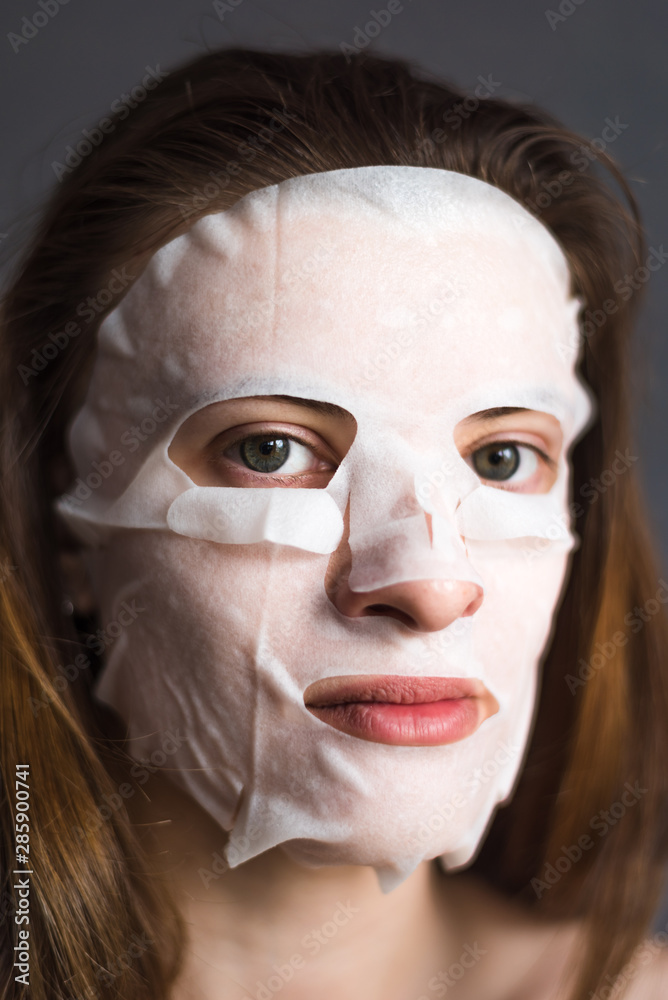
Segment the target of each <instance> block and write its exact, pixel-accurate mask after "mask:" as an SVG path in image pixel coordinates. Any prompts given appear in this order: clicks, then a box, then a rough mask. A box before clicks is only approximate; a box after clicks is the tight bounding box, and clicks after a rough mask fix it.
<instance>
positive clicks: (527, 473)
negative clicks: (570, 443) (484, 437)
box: [471, 441, 539, 485]
mask: <svg viewBox="0 0 668 1000" xmlns="http://www.w3.org/2000/svg"><path fill="white" fill-rule="evenodd" d="M471 459H472V462H473V468H474V469H475V471H476V472H477V474H478V475H479V476H480V478H481V479H487V480H490V481H492V482H503V483H507V482H509V481H511V480H512V483H513V485H514V484H520V483H525V482H526V481H527V480H529V479H531V477H532V476H533V475H534V473H535V472H536V471H537V469H538V461H539V456H538V452H537V451H536V450H535V449H534V448H530V447H529V446H528V445H520V444H516V443H514V442H512V441H494V442H493V443H492V444H486V445H485V446H484V447H482V448H478V450H477V451H474V452H473V453H472V454H471Z"/></svg>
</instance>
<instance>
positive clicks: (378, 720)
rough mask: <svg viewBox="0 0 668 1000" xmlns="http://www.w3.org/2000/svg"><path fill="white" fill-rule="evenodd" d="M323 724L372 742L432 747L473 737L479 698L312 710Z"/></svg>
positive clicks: (361, 703) (353, 704)
mask: <svg viewBox="0 0 668 1000" xmlns="http://www.w3.org/2000/svg"><path fill="white" fill-rule="evenodd" d="M309 711H310V712H312V713H313V715H315V716H316V717H317V718H318V719H320V720H321V721H322V722H326V723H327V724H328V725H330V726H333V728H334V729H339V730H340V731H341V732H342V733H348V735H350V736H356V737H357V738H358V739H361V740H370V741H372V742H373V743H389V744H392V745H393V746H408V747H433V746H443V745H444V744H447V743H457V742H458V741H459V740H464V739H466V737H467V736H471V735H472V734H473V733H474V732H475V731H476V729H477V728H478V726H479V725H480V723H481V722H482V719H481V712H480V710H479V702H478V699H477V698H449V699H447V701H429V702H422V703H420V704H413V705H396V704H391V703H389V702H381V701H355V702H348V703H346V704H339V705H325V706H320V707H318V708H316V707H309Z"/></svg>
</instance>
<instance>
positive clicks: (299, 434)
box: [169, 396, 357, 489]
mask: <svg viewBox="0 0 668 1000" xmlns="http://www.w3.org/2000/svg"><path fill="white" fill-rule="evenodd" d="M244 418H246V419H244ZM249 418H250V419H249ZM356 431H357V423H356V421H355V418H354V417H353V416H352V414H351V413H349V412H348V411H347V410H345V409H343V407H339V406H336V405H335V404H333V403H323V402H320V401H317V400H298V398H297V397H290V396H274V397H258V396H255V397H247V398H243V399H232V400H224V401H222V402H219V403H212V404H211V405H210V406H208V407H205V408H204V409H202V410H199V411H197V412H196V413H194V414H193V415H192V416H191V417H189V418H188V420H186V421H185V423H184V424H183V425H182V426H181V427H180V428H179V431H178V432H177V434H176V436H175V437H174V440H173V441H172V443H171V445H170V447H169V457H170V458H171V460H172V461H173V462H174V464H175V465H178V466H179V467H180V468H181V469H183V471H184V472H186V473H187V474H188V476H190V478H191V479H192V481H193V482H194V483H195V484H196V485H197V486H218V487H237V488H260V489H262V488H264V489H267V488H270V487H283V488H290V487H291V488H299V489H324V488H325V487H326V486H327V485H328V484H329V482H330V481H331V479H332V478H333V476H334V474H335V472H336V470H337V468H338V466H339V465H340V463H341V462H342V461H343V459H344V458H345V456H346V454H347V453H348V451H349V449H350V446H351V445H352V443H353V440H354V438H355V434H356Z"/></svg>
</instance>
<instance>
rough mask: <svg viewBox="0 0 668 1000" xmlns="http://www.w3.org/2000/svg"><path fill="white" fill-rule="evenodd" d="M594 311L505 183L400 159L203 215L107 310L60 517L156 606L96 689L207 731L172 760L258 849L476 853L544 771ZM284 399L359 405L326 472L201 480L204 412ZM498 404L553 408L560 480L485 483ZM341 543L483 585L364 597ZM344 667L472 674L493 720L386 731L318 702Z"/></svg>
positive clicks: (429, 573) (418, 575)
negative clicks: (410, 607)
mask: <svg viewBox="0 0 668 1000" xmlns="http://www.w3.org/2000/svg"><path fill="white" fill-rule="evenodd" d="M578 308H579V302H578V301H577V300H576V299H574V298H573V297H572V296H571V294H570V290H569V272H568V267H567V263H566V260H565V258H564V255H563V252H562V251H561V249H560V247H559V246H558V244H557V243H556V241H555V240H554V238H553V237H552V236H551V235H550V233H549V232H548V231H547V230H546V228H545V227H544V226H543V225H542V224H541V223H539V222H538V221H537V220H535V219H534V218H533V217H532V216H530V215H529V214H528V213H527V212H526V211H525V210H524V208H523V207H522V206H520V205H519V204H518V203H516V202H515V201H514V200H513V199H512V198H510V197H509V196H508V195H506V194H505V193H503V192H501V191H500V190H498V189H497V188H495V187H492V186H491V185H489V184H486V183H484V182H482V181H479V180H476V179H474V178H470V177H468V176H465V175H462V174H457V173H452V172H450V171H444V170H436V169H431V168H420V167H391V166H376V167H362V168H358V169H351V170H338V171H333V172H329V173H322V174H314V175H309V176H305V177H298V178H294V179H290V180H287V181H284V182H283V183H281V184H278V185H275V186H272V187H268V188H264V189H261V190H258V191H254V192H253V193H251V194H249V195H247V196H246V197H245V198H243V199H242V200H241V201H239V202H237V203H236V204H235V205H234V206H233V207H232V208H231V209H229V210H227V211H225V212H222V213H218V214H213V215H209V216H206V217H205V218H203V219H201V220H200V221H199V222H197V223H196V224H195V225H194V226H193V228H192V229H191V230H190V231H189V232H188V233H187V234H186V235H184V236H181V237H179V238H177V239H175V240H173V241H172V242H171V243H169V244H168V245H166V246H165V247H163V248H162V249H161V250H160V251H158V252H157V253H156V254H155V255H154V257H153V258H152V260H151V261H150V263H149V265H148V267H147V268H146V270H145V272H144V273H143V274H142V275H141V277H140V278H139V279H138V280H137V281H136V283H135V284H134V286H133V287H132V288H131V290H130V291H129V293H128V294H127V296H126V297H125V298H124V300H123V301H122V302H121V304H120V305H119V306H118V307H117V308H116V309H115V310H114V311H113V312H112V313H111V314H110V315H109V316H108V317H107V318H106V319H105V321H104V322H103V324H102V326H101V328H100V331H99V346H98V353H97V357H96V361H95V365H94V369H93V372H92V377H91V381H90V386H89V391H88V395H87V398H86V401H85V405H84V406H83V408H82V410H81V411H80V413H79V414H78V416H77V418H76V420H75V422H74V425H73V427H72V429H71V435H70V443H71V451H72V455H73V457H74V461H75V465H76V470H77V476H78V480H77V483H78V484H79V486H78V489H77V488H75V487H74V486H73V488H72V490H71V491H70V493H69V494H67V495H66V496H64V497H63V498H61V500H60V501H59V511H60V513H61V516H63V517H64V518H65V519H66V521H67V522H68V524H69V525H70V526H71V528H72V529H73V530H74V531H75V532H76V533H77V534H78V535H79V536H80V537H81V538H82V539H83V540H84V541H85V542H86V543H87V544H88V545H89V546H90V566H91V574H92V579H93V583H94V588H95V592H96V597H97V599H98V601H99V607H100V614H101V619H102V623H103V624H104V622H105V621H110V620H114V619H115V618H116V617H117V615H118V610H119V608H120V605H121V604H122V602H124V601H130V600H134V601H136V605H135V606H136V607H141V608H142V609H143V610H142V611H141V613H140V614H138V615H137V617H136V620H135V621H134V622H133V624H132V625H131V627H128V628H126V629H125V630H124V631H123V632H122V634H121V635H120V636H119V637H118V638H117V639H116V641H115V642H114V644H113V646H112V647H111V648H110V650H109V652H108V656H107V660H106V663H105V666H104V669H103V671H102V673H101V675H100V678H99V680H98V683H97V688H96V694H97V696H98V697H99V698H100V699H102V700H103V701H104V702H106V703H108V704H109V705H111V706H112V707H113V708H114V709H116V711H117V712H118V713H119V714H120V715H121V716H122V718H123V719H124V720H125V721H126V723H127V726H128V730H129V735H130V744H129V747H130V750H131V752H132V753H133V754H134V755H136V756H137V757H140V756H142V755H146V754H149V753H151V752H152V750H154V749H156V748H159V746H160V744H161V740H162V739H163V738H164V732H165V731H166V730H168V729H174V728H178V729H180V731H181V732H182V733H185V734H186V735H187V739H186V741H185V742H184V743H183V744H182V746H181V747H180V748H179V750H178V751H177V752H176V753H175V754H174V755H173V756H172V757H170V759H169V762H168V765H167V766H168V771H167V772H166V773H168V775H169V777H170V778H171V780H173V781H174V782H176V783H177V784H178V785H179V786H181V787H182V788H183V789H185V790H187V791H188V792H189V793H190V794H191V795H192V796H193V797H194V799H195V800H197V802H199V803H200V804H201V805H202V806H203V807H204V808H205V809H206V810H207V811H208V812H209V813H210V814H211V816H212V817H214V819H215V820H216V821H217V822H218V823H219V824H220V825H221V827H223V828H224V829H225V830H229V831H230V832H231V834H230V844H231V845H233V846H234V848H235V849H234V852H233V854H232V853H231V855H230V857H231V859H232V860H233V863H234V864H235V865H236V864H238V863H243V862H244V861H246V860H248V859H249V858H251V857H253V856H255V855H257V854H259V853H261V852H262V851H265V850H267V849H268V848H271V847H274V846H276V845H283V846H284V848H285V849H286V850H287V851H288V853H289V854H290V855H291V856H292V857H294V858H295V859H297V860H298V861H300V862H302V863H304V864H307V865H322V864H364V865H372V866H373V867H374V868H375V869H376V871H377V873H378V876H379V879H380V882H381V885H382V887H383V889H384V890H385V891H389V890H390V889H392V888H393V887H394V886H395V885H398V884H399V883H400V882H401V881H402V880H403V879H404V878H405V877H406V876H407V875H409V874H410V872H411V871H413V869H414V868H415V867H416V866H417V865H418V864H419V863H420V862H421V861H423V860H425V859H429V858H434V857H437V856H440V857H441V858H442V862H443V864H444V865H445V866H446V867H454V866H458V865H461V864H464V863H465V862H466V861H467V860H469V859H470V857H471V856H472V854H473V853H474V851H475V849H476V847H477V845H478V843H479V841H480V839H481V837H482V835H483V833H484V830H485V828H486V826H487V824H488V822H489V818H490V816H491V814H492V812H493V810H494V807H495V805H496V804H497V803H499V802H501V801H503V800H504V799H505V798H507V796H508V795H509V793H510V792H511V790H512V787H513V785H514V782H515V779H516V776H517V773H518V769H519V767H520V765H521V762H522V757H523V753H524V749H525V746H526V742H527V738H528V734H529V730H530V726H531V720H532V717H533V710H534V703H535V695H536V685H537V679H538V665H539V661H540V657H541V653H542V651H543V649H544V647H545V644H546V641H547V639H548V637H549V634H550V629H551V624H552V618H553V612H554V608H555V605H556V603H557V601H558V598H559V595H560V593H561V589H562V585H563V581H564V575H565V571H566V568H567V565H568V554H569V551H570V550H571V549H572V547H573V544H574V541H575V538H574V535H573V533H572V530H571V525H570V521H569V517H568V488H569V475H570V468H569V461H568V451H569V448H570V446H571V444H572V443H573V441H574V440H575V439H576V437H577V436H578V435H579V434H581V433H582V431H583V428H585V426H586V425H587V421H588V420H589V419H590V416H591V412H592V404H591V402H590V398H589V394H588V392H587V391H586V390H585V388H584V386H583V385H582V384H581V382H580V380H579V377H578V375H577V373H576V370H575V365H576V362H577V353H578V350H577V347H578V325H577V313H578ZM260 395H262V396H267V395H270V396H274V395H289V396H291V397H297V398H299V399H306V400H316V401H320V402H326V403H333V404H336V405H338V406H339V407H341V408H343V409H344V410H345V411H347V412H348V413H349V414H351V415H352V417H354V421H355V423H354V425H353V426H355V433H354V440H353V441H352V444H351V445H350V447H349V449H348V451H347V453H346V454H345V456H344V457H343V458H342V460H341V462H340V464H339V465H338V468H337V469H336V472H335V474H334V475H333V476H332V478H331V480H330V481H329V483H328V484H327V485H326V487H324V488H322V489H306V488H280V487H279V488H254V487H237V486H201V485H197V484H196V483H195V482H194V481H193V479H191V478H190V477H189V475H187V474H186V472H185V471H183V470H182V469H181V468H179V467H178V466H177V465H176V464H175V463H174V462H173V461H172V460H171V459H170V456H169V454H168V448H169V446H170V443H171V442H172V441H173V439H174V436H175V434H176V433H177V431H178V430H179V428H180V427H181V426H182V425H183V424H184V422H185V421H186V420H187V419H188V418H189V417H190V416H191V415H192V414H195V413H197V412H199V411H200V410H202V409H203V408H205V407H209V406H211V405H212V404H215V403H220V402H221V401H225V400H236V399H240V398H247V397H253V396H260ZM497 407H521V408H527V409H529V410H533V411H539V412H540V413H543V414H545V413H547V414H550V415H551V416H552V417H554V418H555V420H556V421H558V426H559V428H560V429H561V432H562V434H563V443H562V447H561V451H560V455H559V458H558V464H557V467H556V475H555V478H554V483H553V485H552V486H551V488H550V489H549V490H548V491H547V492H540V493H537V492H534V493H530V492H517V491H515V492H513V491H511V490H509V489H503V488H499V486H495V485H490V484H489V483H485V484H483V483H482V482H481V479H480V478H479V476H478V475H477V474H476V472H475V471H474V468H473V467H472V465H471V463H470V462H468V461H467V460H466V459H465V457H463V456H462V455H461V454H460V452H459V451H458V449H457V447H456V445H455V428H456V427H457V425H458V424H459V423H460V422H461V421H463V420H465V419H466V418H467V417H471V416H472V415H473V414H477V413H479V412H480V411H483V410H489V409H494V408H497ZM151 414H154V417H151ZM147 418H150V419H149V421H148V423H147V422H146V421H147ZM158 418H159V419H158ZM142 421H144V423H143V424H142ZM305 422H307V421H306V417H305ZM135 426H136V427H142V426H143V427H144V428H145V429H146V428H147V427H151V426H153V427H154V430H153V431H152V432H150V433H146V432H145V431H144V432H142V433H141V434H139V435H136V434H134V433H131V434H130V436H128V435H129V429H130V428H132V427H135ZM124 442H125V444H124ZM113 452H116V454H117V455H118V454H119V453H120V455H121V456H122V461H118V459H116V461H117V464H115V465H114V467H113V472H112V473H111V474H109V475H107V477H106V478H105V477H102V476H99V475H98V477H97V479H96V480H95V482H96V484H97V480H98V479H99V480H100V482H99V484H98V485H97V488H95V489H83V490H82V488H81V483H82V482H84V481H86V478H87V477H88V476H89V474H90V473H91V472H92V471H93V470H94V469H95V468H96V464H95V463H97V466H99V464H100V463H102V462H107V463H108V464H109V465H111V464H113V463H110V461H109V457H110V455H111V454H112V453H113ZM86 494H88V495H86ZM341 545H347V546H349V549H350V575H349V578H348V586H349V587H350V589H351V590H352V591H355V592H360V593H365V592H371V591H374V590H376V589H378V588H382V587H388V586H390V585H394V584H400V583H405V582H407V581H416V580H443V581H470V582H472V583H474V584H476V585H477V586H478V587H480V588H481V591H482V593H483V595H484V596H483V601H482V605H481V606H480V608H479V610H478V611H476V613H475V614H473V615H472V616H470V617H461V618H458V619H457V620H455V621H454V622H452V623H451V624H449V625H448V626H447V627H446V628H443V629H438V630H435V631H424V630H423V631H421V630H419V629H411V628H409V627H407V626H406V624H404V623H402V622H400V621H398V620H397V619H395V618H391V617H387V616H384V615H377V616H363V617H349V616H346V615H344V614H341V613H340V611H338V610H337V608H336V607H335V605H334V603H333V602H332V600H331V599H330V597H329V596H328V594H327V592H326V589H325V575H326V572H327V568H328V565H329V562H330V558H332V556H331V554H332V553H335V552H336V550H337V548H338V547H339V546H341ZM349 674H372V675H373V674H376V675H378V674H396V675H400V676H406V675H411V676H416V677H420V676H424V677H467V678H477V679H479V680H481V681H482V682H483V683H484V684H485V685H486V686H487V687H488V688H489V690H490V691H491V692H492V694H493V695H494V697H495V698H496V699H497V701H498V703H499V711H498V712H496V714H494V715H492V716H491V717H490V718H487V719H485V721H484V722H483V723H482V725H481V726H480V727H479V728H478V729H477V730H476V731H475V733H474V734H473V735H471V736H469V737H468V738H466V739H463V740H461V741H459V742H456V743H453V744H449V745H445V746H392V745H385V744H381V743H375V742H371V741H368V740H362V739H358V738H356V737H354V736H351V735H348V734H347V733H343V732H340V731H339V730H337V729H334V728H332V727H331V726H329V725H327V724H326V723H325V722H323V721H321V720H320V719H318V718H316V717H315V716H314V715H313V714H312V713H310V712H309V711H308V709H307V708H306V707H305V705H304V691H305V689H306V688H307V687H308V686H309V685H310V684H312V683H313V682H315V681H318V680H320V679H321V678H325V677H332V676H340V675H349ZM476 769H482V770H478V771H477V770H476Z"/></svg>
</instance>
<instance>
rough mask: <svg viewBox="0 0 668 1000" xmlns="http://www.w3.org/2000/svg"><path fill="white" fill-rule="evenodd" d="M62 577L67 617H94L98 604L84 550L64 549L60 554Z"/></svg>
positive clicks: (63, 605)
mask: <svg viewBox="0 0 668 1000" xmlns="http://www.w3.org/2000/svg"><path fill="white" fill-rule="evenodd" d="M59 559H60V577H61V582H62V592H63V602H62V605H61V609H62V612H63V614H65V615H73V614H78V615H82V616H84V617H86V616H88V615H92V614H93V612H94V611H95V607H96V603H95V598H94V596H93V588H92V585H91V582H90V578H89V575H88V570H87V568H86V564H85V557H84V553H83V551H82V550H79V551H77V550H74V549H63V550H61V552H60V557H59Z"/></svg>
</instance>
